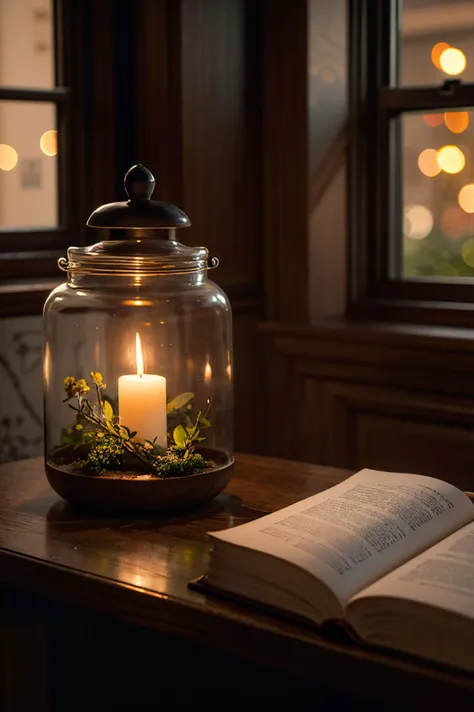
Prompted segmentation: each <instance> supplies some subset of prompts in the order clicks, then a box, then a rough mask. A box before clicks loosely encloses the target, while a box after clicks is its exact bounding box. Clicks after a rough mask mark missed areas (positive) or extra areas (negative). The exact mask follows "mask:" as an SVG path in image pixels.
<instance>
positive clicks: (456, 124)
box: [444, 111, 469, 134]
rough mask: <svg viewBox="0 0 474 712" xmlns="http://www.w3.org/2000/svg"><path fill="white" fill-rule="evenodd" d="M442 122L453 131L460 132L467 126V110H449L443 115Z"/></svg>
mask: <svg viewBox="0 0 474 712" xmlns="http://www.w3.org/2000/svg"><path fill="white" fill-rule="evenodd" d="M444 123H445V124H446V126H447V128H448V129H449V130H450V131H452V132H453V133H456V134H458V133H462V132H463V131H465V130H466V129H467V127H468V126H469V114H468V113H467V111H450V112H449V113H446V114H445V115H444Z"/></svg>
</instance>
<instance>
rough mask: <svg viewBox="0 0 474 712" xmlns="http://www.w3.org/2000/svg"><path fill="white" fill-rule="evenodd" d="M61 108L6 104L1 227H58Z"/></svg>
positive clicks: (2, 107)
mask: <svg viewBox="0 0 474 712" xmlns="http://www.w3.org/2000/svg"><path fill="white" fill-rule="evenodd" d="M55 126H56V107H55V106H54V104H50V103H43V102H23V101H2V102H0V228H23V227H25V228H28V227H56V226H57V224H58V220H57V158H56V157H55V154H56V152H57V145H56V130H55Z"/></svg>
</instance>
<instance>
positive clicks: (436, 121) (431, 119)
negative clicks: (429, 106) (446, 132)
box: [423, 114, 444, 129]
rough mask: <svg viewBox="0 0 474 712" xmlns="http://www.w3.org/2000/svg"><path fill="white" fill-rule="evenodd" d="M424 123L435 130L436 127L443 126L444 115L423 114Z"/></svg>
mask: <svg viewBox="0 0 474 712" xmlns="http://www.w3.org/2000/svg"><path fill="white" fill-rule="evenodd" d="M423 121H424V122H425V124H428V126H431V128H433V129H434V128H436V126H441V124H442V123H443V121H444V117H443V114H423Z"/></svg>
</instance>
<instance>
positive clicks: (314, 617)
mask: <svg viewBox="0 0 474 712" xmlns="http://www.w3.org/2000/svg"><path fill="white" fill-rule="evenodd" d="M211 537H212V541H213V550H212V553H211V560H210V567H209V571H208V573H207V575H206V577H205V579H204V585H207V586H209V587H212V588H214V589H220V590H221V591H224V592H227V593H230V594H231V595H234V596H239V597H240V596H241V597H244V598H246V599H250V600H252V601H255V602H258V603H260V604H264V605H266V606H268V607H271V608H273V609H280V610H281V611H284V612H287V613H289V614H293V615H294V616H299V617H303V618H306V619H308V620H309V621H311V622H312V623H315V624H317V625H322V624H323V623H326V622H329V621H332V620H335V621H336V620H338V621H341V620H343V621H344V622H345V623H346V624H347V626H348V627H349V628H350V629H351V630H352V631H353V632H355V634H356V636H357V637H358V638H359V639H360V640H362V641H364V642H366V643H369V644H373V645H377V646H384V647H389V648H393V649H396V650H399V651H402V652H405V653H409V654H414V655H418V656H422V657H425V658H430V659H432V660H435V661H437V662H440V663H444V664H449V665H454V666H457V667H460V668H464V669H466V670H469V671H474V506H473V504H472V502H471V501H470V499H469V498H468V497H467V496H466V495H465V494H464V493H463V492H461V491H460V490H458V489H456V488H455V487H453V486H451V485H449V484H447V483H446V482H443V481H441V480H437V479H433V478H431V477H422V476H419V475H403V474H392V473H390V474H389V473H386V472H376V471H373V470H362V471H361V472H358V473H357V474H356V475H354V476H353V477H350V478H349V479H348V480H346V481H345V482H342V483H341V484H339V485H336V486H335V487H332V488H331V489H328V490H326V491H325V492H322V493H320V494H317V495H315V496H314V497H309V498H308V499H305V500H303V501H301V502H297V503H296V504H293V505H291V506H290V507H286V508H285V509H281V510H280V511H277V512H274V513H273V514H269V515H267V516H264V517H262V518H260V519H257V520H255V521H252V522H249V523H247V524H242V525H240V526H237V527H235V528H233V529H228V530H226V531H222V532H217V533H213V534H211Z"/></svg>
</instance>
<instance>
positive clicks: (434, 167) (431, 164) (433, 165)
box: [418, 148, 441, 178]
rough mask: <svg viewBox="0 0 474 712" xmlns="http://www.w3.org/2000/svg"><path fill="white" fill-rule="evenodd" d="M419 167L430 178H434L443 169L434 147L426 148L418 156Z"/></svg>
mask: <svg viewBox="0 0 474 712" xmlns="http://www.w3.org/2000/svg"><path fill="white" fill-rule="evenodd" d="M418 168H419V169H420V171H421V172H422V173H423V174H424V175H425V176H428V178H434V176H437V175H438V173H439V172H440V171H441V168H440V167H439V164H438V160H437V152H436V151H435V149H434V148H426V149H425V150H424V151H422V152H421V153H420V155H419V156H418Z"/></svg>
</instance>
